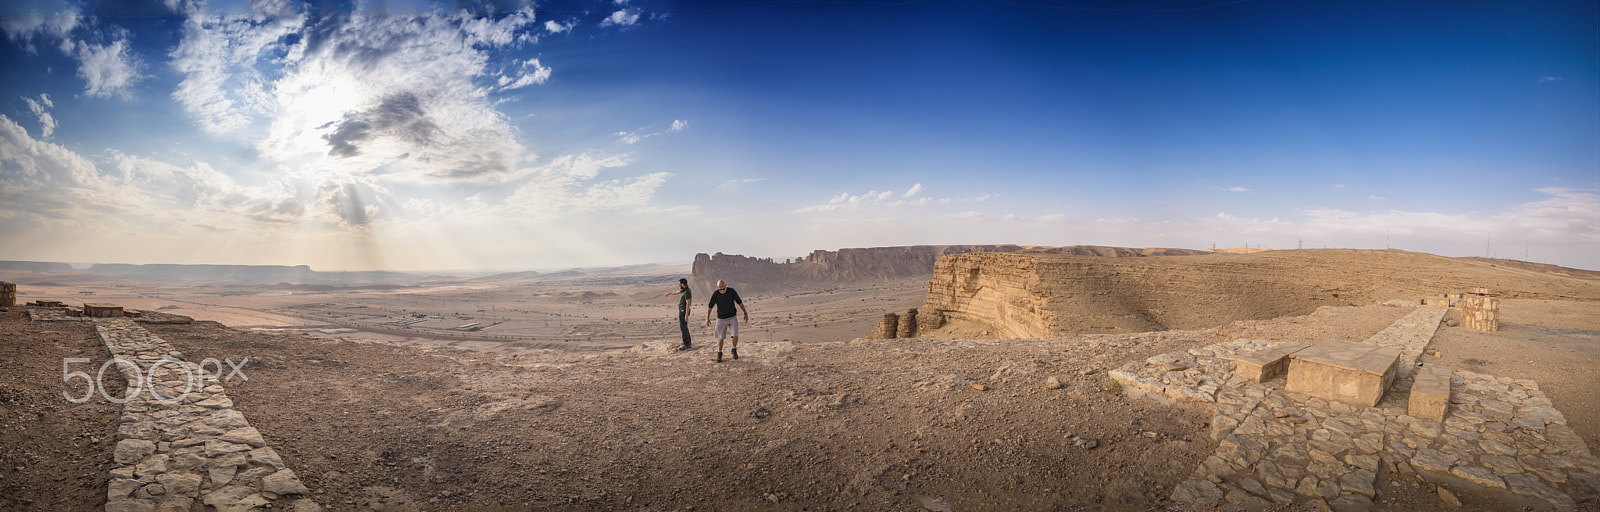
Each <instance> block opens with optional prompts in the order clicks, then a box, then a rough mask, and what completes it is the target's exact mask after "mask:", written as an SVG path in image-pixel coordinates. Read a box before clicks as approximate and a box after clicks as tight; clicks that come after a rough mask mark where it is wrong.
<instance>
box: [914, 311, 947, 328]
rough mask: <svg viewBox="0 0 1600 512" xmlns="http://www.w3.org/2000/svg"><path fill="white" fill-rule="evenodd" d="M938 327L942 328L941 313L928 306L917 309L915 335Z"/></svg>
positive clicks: (942, 314) (942, 316) (942, 318)
mask: <svg viewBox="0 0 1600 512" xmlns="http://www.w3.org/2000/svg"><path fill="white" fill-rule="evenodd" d="M940 327H944V312H943V311H939V310H938V309H935V308H932V307H929V306H923V307H920V308H917V333H919V334H921V333H925V332H928V331H932V330H934V329H938V328H940Z"/></svg>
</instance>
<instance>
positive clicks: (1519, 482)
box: [1506, 475, 1574, 510]
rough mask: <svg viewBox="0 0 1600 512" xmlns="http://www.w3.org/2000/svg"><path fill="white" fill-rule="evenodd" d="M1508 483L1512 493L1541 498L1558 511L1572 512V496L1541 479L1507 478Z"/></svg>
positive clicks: (1528, 477)
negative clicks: (1569, 511) (1553, 487)
mask: <svg viewBox="0 0 1600 512" xmlns="http://www.w3.org/2000/svg"><path fill="white" fill-rule="evenodd" d="M1506 483H1507V484H1510V489H1511V492H1514V493H1517V494H1521V495H1523V496H1533V497H1535V498H1539V499H1541V500H1544V501H1546V502H1549V503H1550V504H1551V505H1554V506H1555V507H1556V509H1557V510H1572V507H1573V505H1574V504H1573V502H1572V497H1571V496H1567V494H1566V493H1563V492H1561V491H1557V490H1555V489H1552V488H1550V486H1548V485H1545V484H1544V482H1540V481H1539V479H1537V478H1534V477H1531V476H1528V475H1509V476H1506Z"/></svg>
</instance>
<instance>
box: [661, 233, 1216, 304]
mask: <svg viewBox="0 0 1600 512" xmlns="http://www.w3.org/2000/svg"><path fill="white" fill-rule="evenodd" d="M980 252H983V253H1031V254H1070V255H1084V256H1117V257H1132V256H1159V255H1187V254H1204V253H1205V252H1204V251H1195V250H1189V249H1166V248H1149V249H1131V248H1127V247H1102V246H1094V245H1075V246H1069V247H1039V246H1020V245H913V246H903V247H871V248H862V249H840V250H837V251H822V250H818V251H812V252H811V254H809V255H807V256H803V257H801V258H798V259H793V260H783V261H778V260H774V259H772V258H751V257H747V256H739V255H731V254H723V253H720V252H719V253H716V254H711V255H708V254H705V253H701V254H696V255H695V257H694V269H693V271H692V273H691V275H692V278H691V285H692V286H694V290H695V293H697V294H699V293H702V292H709V291H710V290H711V289H712V288H715V287H716V282H717V280H718V279H721V280H724V281H727V282H728V285H729V286H732V287H734V288H738V289H739V290H740V291H741V293H757V292H760V291H767V290H772V289H775V288H778V287H784V286H795V285H810V284H828V283H845V282H850V281H861V280H892V279H908V278H915V279H926V278H928V277H930V276H932V275H933V268H934V263H935V262H937V261H938V260H939V258H941V257H944V256H948V255H953V254H968V253H980Z"/></svg>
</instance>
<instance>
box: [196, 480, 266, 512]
mask: <svg viewBox="0 0 1600 512" xmlns="http://www.w3.org/2000/svg"><path fill="white" fill-rule="evenodd" d="M204 502H205V504H207V505H211V506H213V507H216V508H217V512H229V511H241V512H243V511H248V510H250V509H251V508H255V507H261V506H265V505H267V504H268V503H269V502H268V501H267V499H266V498H264V497H262V496H261V494H259V493H257V492H256V490H255V489H251V488H250V487H248V486H244V485H230V486H227V487H223V488H221V489H217V490H216V491H212V492H211V494H207V495H206V497H205V500H204Z"/></svg>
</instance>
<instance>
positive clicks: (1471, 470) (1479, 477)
mask: <svg viewBox="0 0 1600 512" xmlns="http://www.w3.org/2000/svg"><path fill="white" fill-rule="evenodd" d="M1450 474H1452V475H1455V476H1458V477H1461V479H1462V480H1466V481H1468V482H1472V483H1473V484H1474V485H1479V486H1483V487H1498V488H1501V489H1504V488H1506V482H1505V481H1504V480H1501V479H1500V477H1498V476H1495V474H1494V471H1491V470H1490V469H1489V468H1484V467H1478V466H1466V465H1461V466H1456V467H1454V468H1451V469H1450Z"/></svg>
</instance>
